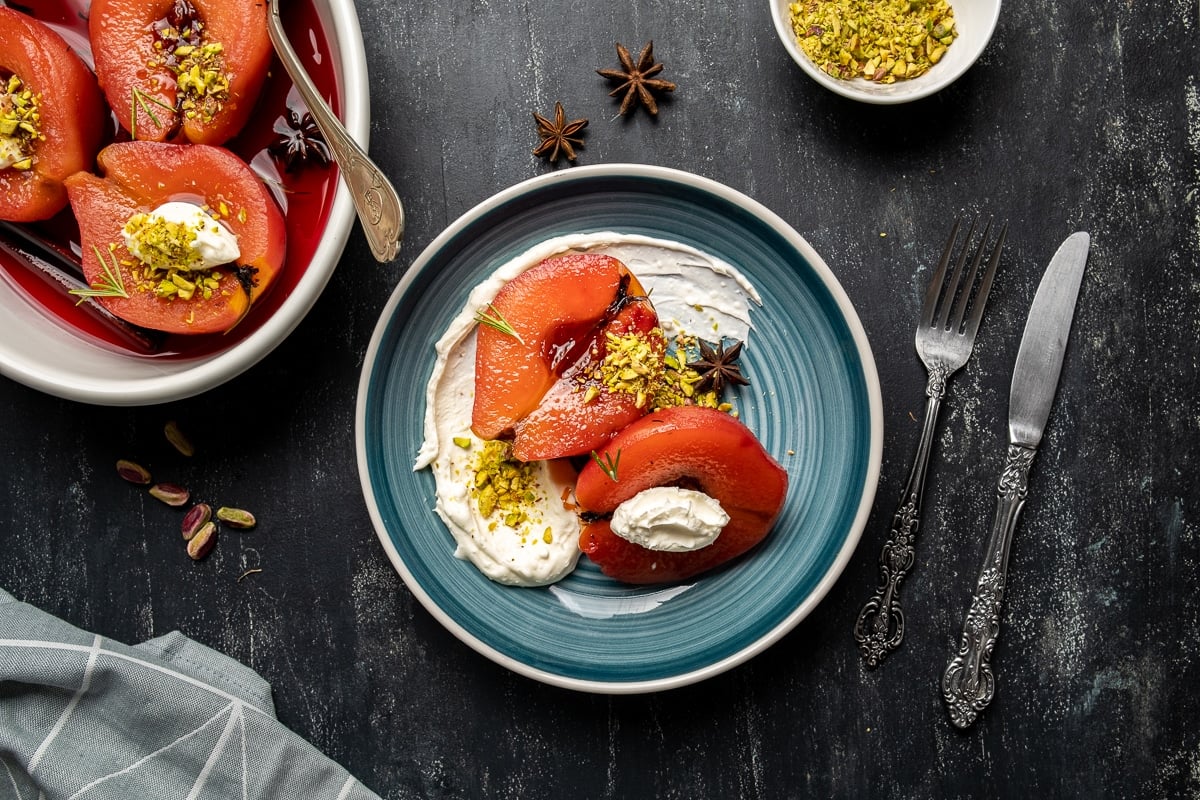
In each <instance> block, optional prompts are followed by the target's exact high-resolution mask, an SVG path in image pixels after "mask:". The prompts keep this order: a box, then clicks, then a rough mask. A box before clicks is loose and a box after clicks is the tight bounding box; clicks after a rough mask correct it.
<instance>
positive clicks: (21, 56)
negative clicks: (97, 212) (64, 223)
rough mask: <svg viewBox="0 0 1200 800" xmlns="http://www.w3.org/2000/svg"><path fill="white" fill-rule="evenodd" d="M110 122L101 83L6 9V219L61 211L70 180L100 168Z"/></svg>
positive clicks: (0, 58)
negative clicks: (66, 181)
mask: <svg viewBox="0 0 1200 800" xmlns="http://www.w3.org/2000/svg"><path fill="white" fill-rule="evenodd" d="M107 115H108V111H107V109H106V108H105V107H104V99H103V97H101V95H100V89H99V87H98V86H97V85H96V79H95V77H94V76H93V75H92V73H91V70H89V69H88V68H87V67H86V66H85V65H84V63H83V61H81V60H80V58H79V56H77V55H76V54H75V52H74V51H72V50H71V48H70V47H69V46H68V45H67V43H66V42H65V41H64V40H63V38H62V37H61V36H59V35H58V34H57V33H56V32H55V31H54V30H52V29H51V28H50V27H48V26H47V25H45V24H44V23H42V22H39V21H38V20H36V19H33V18H32V17H27V16H25V15H24V14H22V13H20V12H18V11H14V10H13V9H11V8H2V7H0V219H6V220H10V221H13V222H32V221H34V220H41V219H47V218H49V217H52V216H54V215H55V214H56V213H58V212H59V211H61V210H62V209H63V208H64V207H65V206H66V205H67V190H66V189H65V188H64V187H63V180H64V179H65V178H67V177H68V176H69V175H73V174H74V173H76V172H78V171H79V170H85V169H90V168H91V167H92V164H93V163H94V161H95V158H96V151H97V150H99V149H100V143H101V140H102V138H103V137H104V135H105V130H106V128H107V124H106V122H107Z"/></svg>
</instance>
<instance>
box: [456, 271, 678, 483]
mask: <svg viewBox="0 0 1200 800" xmlns="http://www.w3.org/2000/svg"><path fill="white" fill-rule="evenodd" d="M482 313H483V314H485V315H488V316H491V317H493V319H497V320H503V321H504V322H505V323H506V324H507V325H508V326H509V327H510V328H511V332H506V331H502V330H498V329H497V328H496V327H495V326H491V325H480V326H479V330H478V340H477V345H476V354H475V400H474V407H473V409H472V416H471V427H472V430H474V432H475V434H476V435H477V436H479V437H480V438H483V439H496V438H507V437H509V436H511V437H512V439H513V455H514V456H515V457H516V458H518V459H521V460H525V461H533V460H541V459H551V458H562V457H566V456H572V455H579V454H582V453H589V452H591V451H592V450H594V449H596V448H597V447H600V446H602V445H603V444H604V443H605V442H606V441H608V440H609V439H611V438H612V436H613V435H614V434H615V433H616V432H617V431H618V430H620V429H621V428H623V427H624V426H625V425H627V424H629V423H630V422H632V421H633V420H635V419H637V418H638V417H641V416H643V415H644V414H645V413H646V412H647V410H648V408H649V403H648V402H647V401H646V399H644V398H643V400H642V402H641V404H640V405H639V404H638V398H637V397H636V395H634V394H630V393H628V392H622V391H613V390H610V389H609V388H607V387H606V386H605V385H604V384H603V383H602V382H601V381H599V380H598V379H596V378H595V377H593V376H592V374H593V372H594V371H595V368H596V366H597V365H598V364H599V363H600V362H601V361H603V359H604V356H605V354H606V353H607V347H608V345H607V341H608V334H610V333H611V334H614V335H617V336H623V335H628V334H634V335H636V336H638V337H639V338H641V339H642V340H644V341H645V342H646V343H647V344H648V345H649V346H650V347H652V348H654V349H656V350H657V351H658V352H659V353H661V352H662V350H663V349H665V347H666V343H665V340H664V339H663V336H662V332H661V330H659V329H658V315H657V314H655V313H654V309H653V306H651V305H650V301H649V300H648V299H647V298H646V296H645V289H644V288H643V287H642V285H641V284H640V283H639V282H638V281H637V278H636V277H634V275H633V274H632V273H630V272H629V270H628V269H627V268H626V267H625V265H624V264H622V263H621V262H620V261H618V260H617V259H615V258H612V257H611V256H606V255H600V254H595V253H575V254H568V255H563V256H557V257H554V258H549V259H546V260H545V261H542V262H541V263H539V264H537V265H535V266H533V267H531V268H530V269H528V270H526V271H525V272H522V273H521V274H520V275H518V276H517V277H515V278H514V279H513V280H511V281H509V282H508V283H507V284H505V286H504V287H503V288H502V289H501V290H500V291H499V292H498V293H497V294H496V298H495V300H493V301H492V305H491V308H489V309H485V310H483V311H482ZM589 387H591V389H592V391H590V392H589V391H588V389H589Z"/></svg>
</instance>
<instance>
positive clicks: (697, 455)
mask: <svg viewBox="0 0 1200 800" xmlns="http://www.w3.org/2000/svg"><path fill="white" fill-rule="evenodd" d="M614 474H615V478H616V479H615V480H614V477H613V476H614ZM660 486H678V487H681V488H686V489H694V490H697V491H700V492H703V493H704V494H707V495H709V496H710V497H713V498H715V499H716V500H717V501H718V502H719V503H720V505H721V508H722V509H723V510H724V511H725V513H726V514H727V515H728V516H729V522H728V523H726V525H725V526H724V527H723V528H722V529H721V532H720V534H719V535H718V536H717V538H716V540H715V541H714V542H713V543H712V544H709V545H707V546H706V547H701V548H699V549H697V550H691V551H688V552H664V551H659V550H650V549H648V548H646V547H643V546H641V545H639V544H636V543H634V542H630V541H627V540H625V539H623V538H621V537H620V536H618V535H616V534H615V533H613V530H612V527H611V525H610V523H609V519H608V518H607V515H611V514H612V512H613V511H615V510H616V509H617V507H618V506H619V505H621V503H623V502H625V501H626V500H629V499H630V498H632V497H634V496H635V495H637V494H638V493H639V492H641V491H643V490H644V489H650V488H654V487H660ZM787 486H788V478H787V472H786V471H785V470H784V469H783V467H781V466H780V465H779V464H778V463H777V462H776V461H775V459H773V458H772V457H771V455H770V454H769V453H767V451H766V450H765V449H764V448H763V446H762V444H761V443H760V442H759V441H758V439H756V438H755V436H754V434H753V433H751V432H750V430H749V429H748V428H747V427H746V426H745V425H744V424H742V423H741V422H740V421H738V420H737V419H735V418H734V417H732V416H730V415H729V414H726V413H724V412H722V411H717V410H715V409H711V408H704V407H701V406H677V407H672V408H664V409H662V410H660V411H656V412H654V413H653V414H649V415H647V416H645V417H642V418H641V419H639V420H637V421H636V422H634V423H633V424H631V425H629V426H628V427H627V428H625V429H624V430H622V431H621V432H620V433H619V434H618V435H617V436H616V437H615V438H614V439H613V440H612V441H611V442H609V444H608V445H607V446H606V447H605V448H604V449H603V450H601V451H600V452H598V453H597V454H596V457H595V458H593V459H592V460H591V461H590V462H589V463H588V464H587V465H585V466H584V468H583V469H582V470H581V471H580V473H579V480H578V482H577V483H576V486H575V499H576V501H577V502H578V503H579V505H580V506H581V508H582V510H583V514H584V518H585V519H588V518H591V519H592V521H590V522H588V523H587V524H585V525H584V528H583V532H582V533H581V534H580V537H579V546H580V549H581V550H582V551H583V552H584V553H585V554H587V556H588V557H589V558H590V559H591V560H592V561H594V562H596V564H597V565H599V567H600V569H601V571H602V572H603V573H604V574H605V575H608V576H609V577H611V578H614V579H616V580H619V581H623V582H626V583H637V584H650V583H667V582H672V581H681V580H686V579H687V578H690V577H692V576H694V575H698V574H699V573H701V572H706V571H708V570H710V569H713V568H714V567H717V566H719V565H721V564H724V563H725V562H727V561H729V560H730V559H733V558H736V557H737V556H740V555H742V554H743V553H745V552H747V551H748V550H750V549H751V548H752V547H754V546H755V545H756V544H758V543H759V542H761V541H762V540H763V539H764V538H765V537H766V536H767V534H768V533H769V532H770V530H771V527H772V526H773V525H774V524H775V520H776V519H777V518H778V516H779V513H780V511H781V510H782V509H783V503H784V499H785V497H786V495H787Z"/></svg>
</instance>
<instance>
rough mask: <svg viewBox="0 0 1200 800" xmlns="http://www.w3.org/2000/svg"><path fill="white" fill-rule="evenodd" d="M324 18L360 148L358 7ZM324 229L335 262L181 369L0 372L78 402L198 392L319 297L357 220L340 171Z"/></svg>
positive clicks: (261, 354)
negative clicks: (121, 373)
mask: <svg viewBox="0 0 1200 800" xmlns="http://www.w3.org/2000/svg"><path fill="white" fill-rule="evenodd" d="M313 3H314V6H315V8H316V10H317V13H318V15H319V16H320V17H321V20H322V22H323V23H324V24H325V25H326V26H328V27H327V28H326V36H327V39H328V43H329V47H330V49H331V53H330V58H331V59H332V60H333V62H334V64H335V65H336V66H337V67H339V68H340V80H339V89H340V91H341V97H342V121H343V124H344V125H345V126H346V129H347V131H348V132H349V133H350V135H351V136H353V137H354V139H355V141H357V142H358V143H359V144H360V145H362V147H363V149H364V150H365V149H366V148H367V147H368V144H369V140H370V127H371V111H370V81H369V79H368V75H367V59H366V51H365V49H364V46H363V41H362V29H361V28H360V27H359V22H358V14H357V11H356V10H355V7H354V4H353V2H352V1H351V0H313ZM338 184H339V185H338V187H337V189H336V191H335V194H334V199H333V204H332V205H331V207H330V210H329V219H328V221H327V223H326V226H325V232H324V234H323V235H322V237H321V240H320V241H319V242H318V243H317V248H316V250H315V251H314V252H313V256H312V261H311V262H310V263H322V262H324V261H325V260H328V263H330V264H331V265H332V266H331V267H330V269H328V270H325V271H324V272H323V273H322V274H319V273H318V272H316V271H314V270H307V271H305V273H304V275H303V277H301V279H300V280H299V282H297V284H296V286H295V287H294V288H293V289H292V292H291V294H290V295H289V296H288V298H287V299H286V300H284V301H283V303H282V304H281V305H280V307H279V308H278V309H276V311H275V313H274V314H272V315H271V317H270V318H269V319H267V320H265V321H264V322H263V323H262V325H260V326H259V328H258V329H256V330H255V331H254V332H253V333H251V334H249V335H248V336H246V338H244V339H242V340H241V341H239V342H238V343H237V344H236V345H234V346H233V347H231V348H229V349H228V350H222V351H221V352H219V353H215V354H212V355H208V356H204V357H202V358H199V359H196V360H195V361H194V362H174V363H175V364H186V366H185V367H180V370H179V371H178V372H174V371H170V370H168V371H167V372H166V373H164V374H161V375H154V376H151V377H147V378H138V379H114V380H111V381H105V380H100V379H92V378H89V379H86V380H84V381H83V382H81V381H80V380H79V378H78V377H77V376H72V375H71V374H69V373H66V372H63V371H61V370H51V369H48V368H46V367H45V366H44V365H39V366H40V367H41V368H39V369H35V368H34V365H33V364H26V363H23V362H22V363H12V362H9V361H0V374H3V375H5V376H7V377H9V378H12V379H13V380H15V381H17V382H18V383H22V384H24V385H26V386H29V387H30V388H33V389H37V390H39V391H42V392H45V393H46V394H50V395H54V396H56V397H62V398H64V399H67V400H75V401H78V402H83V403H91V404H95V405H107V406H139V405H152V404H157V403H167V402H171V401H174V400H180V399H183V398H186V397H192V396H194V395H198V394H202V393H203V392H206V391H208V390H210V389H213V388H215V387H216V386H219V385H220V384H222V383H225V382H227V381H229V380H232V379H233V378H235V377H237V376H238V375H240V374H241V373H243V372H245V371H246V370H247V369H249V368H250V367H252V366H254V365H255V364H257V363H258V362H259V361H260V360H262V359H263V358H265V357H266V356H267V354H268V353H270V352H271V351H272V350H273V349H274V348H275V347H277V346H278V345H279V344H280V343H281V342H283V340H284V339H286V338H287V336H288V335H289V334H290V333H291V332H292V331H293V330H294V329H295V328H296V326H298V325H299V324H300V322H301V320H302V319H303V318H304V316H305V312H306V310H307V309H309V308H311V307H312V305H313V304H314V303H315V302H316V301H317V298H318V297H319V296H320V294H321V292H322V291H323V290H324V289H325V286H326V285H327V284H328V282H329V279H330V278H331V277H332V276H333V272H334V269H336V266H337V262H338V260H339V259H340V258H341V254H342V251H343V250H344V249H345V247H346V242H347V241H348V240H349V237H350V232H351V230H352V228H353V226H354V219H355V211H354V203H353V201H352V200H351V198H350V191H349V189H348V188H347V187H346V183H345V181H344V180H341V179H340V178H339V180H338ZM64 335H71V336H72V337H73V338H75V339H76V340H77V341H78V342H79V343H80V344H81V346H84V347H90V348H95V350H96V352H97V354H98V355H100V356H101V357H111V356H112V353H111V351H108V350H105V349H102V348H101V347H100V346H98V345H94V344H92V343H90V342H87V341H86V340H84V339H80V338H78V337H76V336H75V335H74V334H69V333H68V332H64Z"/></svg>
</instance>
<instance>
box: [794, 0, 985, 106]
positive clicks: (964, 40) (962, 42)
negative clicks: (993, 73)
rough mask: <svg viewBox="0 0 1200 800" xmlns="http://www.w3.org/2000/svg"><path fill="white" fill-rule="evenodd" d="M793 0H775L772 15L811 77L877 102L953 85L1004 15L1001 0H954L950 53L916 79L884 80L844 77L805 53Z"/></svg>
mask: <svg viewBox="0 0 1200 800" xmlns="http://www.w3.org/2000/svg"><path fill="white" fill-rule="evenodd" d="M789 5H790V2H789V0H771V17H772V19H773V20H774V21H775V32H776V33H778V34H779V40H780V41H781V42H783V46H784V48H785V49H786V50H787V51H788V54H789V55H791V57H792V60H794V61H795V62H796V63H797V64H799V65H800V68H801V69H803V70H804V71H805V72H806V73H807V74H808V77H810V78H812V79H813V80H814V81H816V82H817V83H819V84H821V85H822V86H824V87H825V88H826V89H828V90H829V91H831V92H836V93H837V94H840V95H842V96H843V97H848V98H850V99H851V100H858V101H861V102H863V103H875V104H877V105H890V104H895V103H907V102H909V101H912V100H917V99H919V98H922V97H928V96H929V95H931V94H934V93H935V92H939V91H941V90H942V89H944V88H946V87H947V86H949V85H950V84H951V83H953V82H954V81H955V80H957V79H958V77H959V76H960V75H962V74H963V73H964V72H966V71H967V70H968V69H969V68H970V67H971V65H972V64H974V63H975V61H976V60H977V59H978V58H979V56H980V54H981V53H982V52H983V49H984V48H985V47H986V46H987V43H988V40H990V39H991V38H992V32H993V31H994V30H995V29H996V21H997V20H998V19H999V18H1000V0H951V2H950V6H951V7H952V8H953V9H954V19H955V21H956V24H957V27H958V38H956V39H955V40H954V44H952V45H951V46H950V47H949V48H948V49H947V50H946V55H945V56H943V57H942V60H941V61H939V62H938V63H937V64H934V65H933V67H932V68H930V70H929V71H928V72H926V73H925V74H924V75H921V76H919V77H917V78H913V79H912V80H901V81H896V82H895V83H891V84H880V83H873V82H872V81H868V80H866V79H865V78H855V79H853V80H842V79H839V78H835V77H833V76H832V75H829V74H827V73H825V72H823V71H822V70H820V69H818V68H817V65H816V64H814V63H813V62H812V60H811V59H810V58H809V57H808V56H807V55H805V53H804V51H803V50H801V49H800V45H799V44H797V42H796V37H795V35H794V34H793V32H792V20H791V12H790V11H789V9H788V6H789Z"/></svg>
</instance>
